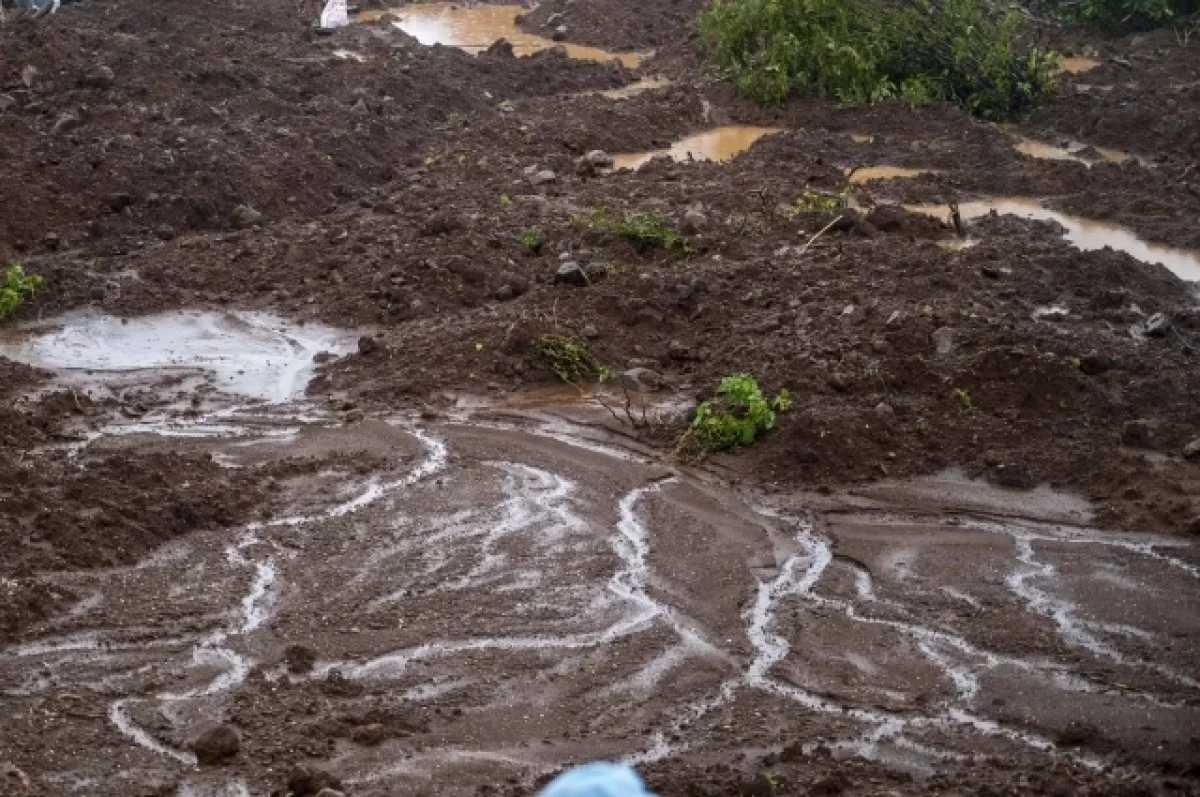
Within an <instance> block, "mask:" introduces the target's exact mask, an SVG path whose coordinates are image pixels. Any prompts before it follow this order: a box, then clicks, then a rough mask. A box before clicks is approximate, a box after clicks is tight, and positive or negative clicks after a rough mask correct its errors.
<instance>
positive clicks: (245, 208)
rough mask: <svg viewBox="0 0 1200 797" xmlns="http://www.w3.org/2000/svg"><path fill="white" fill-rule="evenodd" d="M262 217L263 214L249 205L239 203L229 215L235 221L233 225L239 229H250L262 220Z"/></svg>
mask: <svg viewBox="0 0 1200 797" xmlns="http://www.w3.org/2000/svg"><path fill="white" fill-rule="evenodd" d="M262 219H263V214H261V213H259V212H258V211H257V210H255V209H254V208H252V207H250V206H249V205H238V206H237V207H236V208H234V209H233V214H232V215H231V216H230V217H229V220H230V221H231V222H233V226H234V227H237V228H238V229H239V230H248V229H250V228H251V227H253V226H254V225H255V224H258V223H259V222H261V221H262Z"/></svg>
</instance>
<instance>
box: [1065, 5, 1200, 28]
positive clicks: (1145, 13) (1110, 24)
mask: <svg viewBox="0 0 1200 797" xmlns="http://www.w3.org/2000/svg"><path fill="white" fill-rule="evenodd" d="M1049 10H1050V11H1051V13H1052V14H1054V15H1055V16H1058V17H1060V18H1062V19H1067V20H1070V21H1073V22H1079V23H1083V24H1086V25H1095V26H1096V27H1098V28H1101V29H1103V30H1105V31H1107V32H1109V33H1129V32H1133V31H1146V30H1154V29H1156V28H1175V27H1188V26H1189V25H1196V24H1200V0H1079V1H1078V2H1067V1H1066V0H1050V9H1049Z"/></svg>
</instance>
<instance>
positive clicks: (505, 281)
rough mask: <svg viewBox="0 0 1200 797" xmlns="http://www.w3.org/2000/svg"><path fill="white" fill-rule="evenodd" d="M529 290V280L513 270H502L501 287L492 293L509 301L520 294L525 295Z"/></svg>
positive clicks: (502, 299)
mask: <svg viewBox="0 0 1200 797" xmlns="http://www.w3.org/2000/svg"><path fill="white" fill-rule="evenodd" d="M528 291H529V280H527V279H526V278H525V277H522V276H521V275H520V274H514V273H512V272H511V271H502V272H500V287H498V288H497V289H496V290H495V292H494V293H493V294H492V295H493V296H494V297H495V298H496V299H499V300H500V301H502V302H507V301H508V300H509V299H515V298H517V297H518V296H524V295H525V294H526V293H527V292H528Z"/></svg>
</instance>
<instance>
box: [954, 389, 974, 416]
mask: <svg viewBox="0 0 1200 797" xmlns="http://www.w3.org/2000/svg"><path fill="white" fill-rule="evenodd" d="M954 398H956V399H958V403H959V404H961V405H962V408H963V409H964V410H967V411H970V410H971V409H972V406H973V405H972V404H971V394H970V392H969V391H966V390H963V389H962V388H961V387H956V388H954Z"/></svg>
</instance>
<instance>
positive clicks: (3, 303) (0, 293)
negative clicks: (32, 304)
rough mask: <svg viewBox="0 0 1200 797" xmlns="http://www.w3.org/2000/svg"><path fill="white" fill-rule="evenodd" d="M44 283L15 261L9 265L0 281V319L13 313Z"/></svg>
mask: <svg viewBox="0 0 1200 797" xmlns="http://www.w3.org/2000/svg"><path fill="white" fill-rule="evenodd" d="M45 283H46V281H45V280H44V279H42V278H41V277H40V276H38V275H37V274H32V273H28V272H26V271H25V269H24V268H22V267H21V266H19V265H17V264H15V263H14V264H13V265H11V266H9V267H8V268H7V269H6V270H5V272H4V282H3V283H0V320H3V319H5V318H8V317H9V316H12V315H14V314H15V313H16V312H17V310H18V309H20V307H21V305H23V304H25V300H26V299H28V298H29V297H30V296H33V294H34V292H35V291H37V290H39V289H40V288H41V287H42V286H43V285H45Z"/></svg>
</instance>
